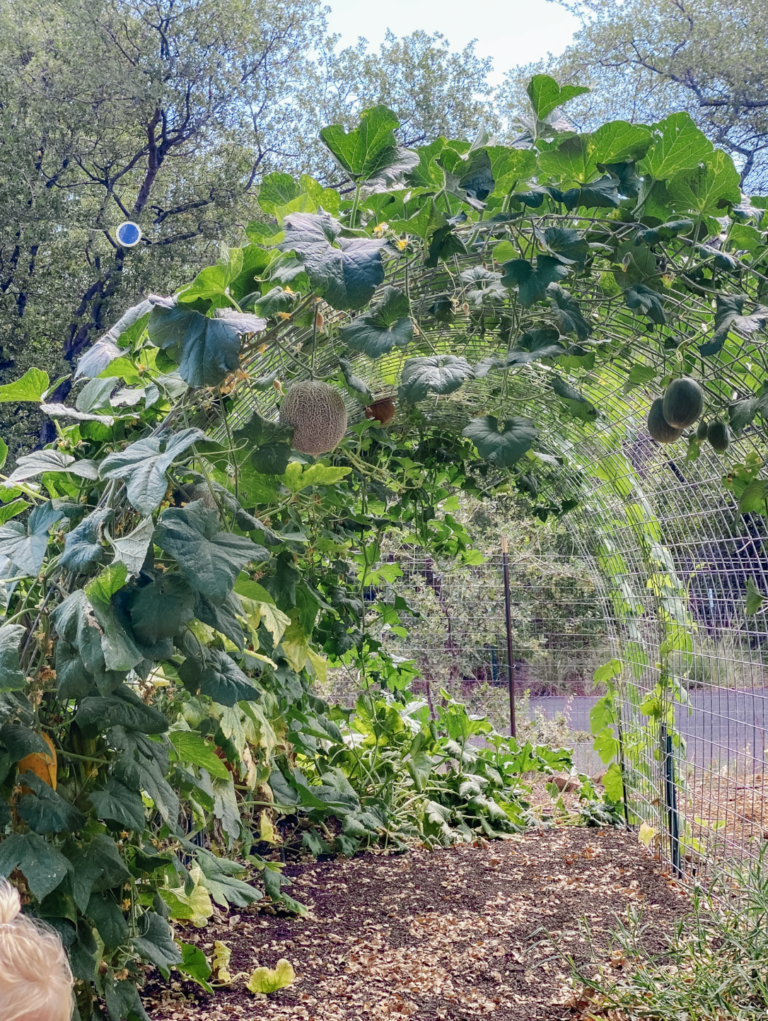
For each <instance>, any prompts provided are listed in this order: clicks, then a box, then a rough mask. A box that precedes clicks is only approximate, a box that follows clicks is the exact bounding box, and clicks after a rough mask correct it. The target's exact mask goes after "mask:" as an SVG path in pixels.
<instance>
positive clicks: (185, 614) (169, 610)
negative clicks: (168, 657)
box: [128, 574, 195, 645]
mask: <svg viewBox="0 0 768 1021" xmlns="http://www.w3.org/2000/svg"><path fill="white" fill-rule="evenodd" d="M128 607H129V610H128V612H129V614H130V617H131V624H132V625H133V632H134V634H135V635H136V637H137V638H138V640H139V641H140V642H143V643H144V645H155V644H156V643H157V642H161V641H162V640H163V639H164V638H175V637H176V636H177V635H178V634H179V633H180V632H181V629H182V627H183V626H184V625H185V624H187V623H188V622H189V621H190V620H192V618H193V617H194V615H195V593H194V591H193V589H192V588H191V587H190V585H189V583H188V582H187V581H186V579H184V578H183V577H182V576H181V575H180V574H161V575H160V577H159V578H157V579H156V580H155V581H153V582H151V583H150V584H149V585H144V586H143V587H142V588H139V589H136V590H135V592H134V593H133V594H132V596H131V599H130V602H129V603H128Z"/></svg>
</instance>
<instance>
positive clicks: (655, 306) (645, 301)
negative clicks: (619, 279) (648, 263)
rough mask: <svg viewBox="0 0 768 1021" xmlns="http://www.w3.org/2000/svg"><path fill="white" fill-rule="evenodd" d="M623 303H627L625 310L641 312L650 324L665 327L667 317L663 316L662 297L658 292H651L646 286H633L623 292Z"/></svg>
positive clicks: (638, 284)
mask: <svg viewBox="0 0 768 1021" xmlns="http://www.w3.org/2000/svg"><path fill="white" fill-rule="evenodd" d="M624 301H625V302H626V303H627V308H631V309H633V310H634V311H637V312H641V313H642V314H643V315H644V316H647V317H648V319H650V321H651V322H652V323H656V324H657V325H658V326H666V323H667V317H666V316H665V314H664V307H663V304H662V295H661V294H659V292H658V291H654V290H652V289H651V288H650V287H648V286H647V285H646V284H640V283H637V284H633V285H632V287H628V288H627V290H626V291H625V292H624Z"/></svg>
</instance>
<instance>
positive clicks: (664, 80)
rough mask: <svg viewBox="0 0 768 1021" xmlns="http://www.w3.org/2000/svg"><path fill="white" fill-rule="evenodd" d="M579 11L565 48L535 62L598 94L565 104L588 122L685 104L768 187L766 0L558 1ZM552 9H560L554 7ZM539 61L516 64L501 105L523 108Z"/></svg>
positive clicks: (744, 172) (648, 114)
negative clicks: (578, 20) (730, 0)
mask: <svg viewBox="0 0 768 1021" xmlns="http://www.w3.org/2000/svg"><path fill="white" fill-rule="evenodd" d="M555 2H557V3H560V5H561V6H563V7H565V8H566V9H567V10H569V11H571V12H572V13H574V14H576V15H577V16H579V17H580V18H581V22H582V28H581V30H580V31H579V32H577V33H576V35H575V37H574V41H573V43H572V44H571V45H570V46H569V47H568V48H567V49H566V50H565V51H564V53H563V54H561V55H560V56H559V57H556V58H552V59H550V60H549V61H544V62H542V63H541V64H538V65H536V67H535V70H538V71H543V70H546V71H548V72H549V73H551V74H554V75H555V76H556V77H557V78H558V80H560V81H566V82H572V81H573V82H578V83H579V84H580V85H582V84H583V85H588V86H590V88H591V89H592V93H591V94H590V95H589V96H588V97H587V98H585V99H582V100H580V101H579V102H578V103H575V104H574V105H573V106H572V107H570V108H569V110H570V111H572V112H571V113H569V116H572V117H574V118H575V119H576V120H577V121H578V122H579V123H581V124H583V125H585V126H586V125H594V126H597V125H598V124H600V123H602V122H603V121H604V120H606V118H608V117H622V118H625V119H626V120H629V121H633V122H634V121H644V122H648V121H651V120H661V119H662V118H664V117H665V116H667V115H668V114H670V113H673V112H676V111H680V110H686V111H687V112H688V113H690V115H691V116H692V118H693V119H694V121H695V122H696V124H697V125H698V126H699V127H700V128H701V129H702V130H703V131H704V132H705V133H706V135H707V136H708V137H709V138H710V139H711V140H712V141H713V142H714V143H715V145H718V146H721V147H722V148H723V149H725V151H726V152H728V153H730V155H731V156H733V158H734V160H735V161H736V165H737V166H738V168H739V170H740V173H741V177H742V181H743V182H744V184H745V187H747V188H748V190H750V191H758V190H762V189H763V188H764V186H765V182H766V180H768V178H767V177H766V174H768V164H767V162H766V149H767V148H768V100H766V97H765V88H764V79H765V75H764V73H763V69H764V67H765V64H766V58H767V57H768V51H767V50H766V40H765V32H764V31H763V28H762V26H763V25H764V24H765V20H766V17H767V16H768V5H766V4H765V3H764V2H763V0H735V2H733V3H722V2H721V0H659V2H656V3H642V2H641V0H630V2H622V0H609V2H604V0H555ZM552 16H553V17H554V16H556V12H555V11H553V12H552ZM533 70H534V68H533V67H532V66H530V67H526V68H519V69H515V70H514V71H512V72H510V74H509V76H508V78H507V81H506V83H505V86H504V87H503V88H502V90H501V95H500V97H499V101H500V108H501V109H502V110H506V111H507V112H508V113H511V114H513V115H514V113H515V112H516V111H518V110H519V109H521V107H522V93H523V90H524V87H525V82H526V81H527V80H528V78H529V77H530V75H531V73H532V72H533Z"/></svg>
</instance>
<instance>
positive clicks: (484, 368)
mask: <svg viewBox="0 0 768 1021" xmlns="http://www.w3.org/2000/svg"><path fill="white" fill-rule="evenodd" d="M565 351H566V349H565V345H564V344H563V342H562V340H561V339H560V334H559V333H558V331H557V330H555V329H553V328H552V327H551V326H545V327H543V328H541V329H537V330H529V331H528V332H527V333H524V334H523V336H522V337H521V338H520V340H519V341H518V346H517V347H516V348H513V349H512V350H511V351H508V352H507V354H506V355H502V356H501V357H498V356H496V355H491V356H489V357H488V358H484V359H483V360H482V361H481V362H479V363H478V364H477V365H476V366H475V375H476V376H477V378H478V379H482V378H483V377H484V376H487V375H488V373H489V372H490V371H491V369H508V368H511V367H513V366H515V365H527V364H528V363H529V362H536V361H539V360H540V359H542V358H558V357H560V355H564V354H565Z"/></svg>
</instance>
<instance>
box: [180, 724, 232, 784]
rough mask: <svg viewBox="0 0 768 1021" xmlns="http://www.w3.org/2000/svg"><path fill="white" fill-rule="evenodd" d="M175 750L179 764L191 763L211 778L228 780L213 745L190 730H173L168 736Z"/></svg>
mask: <svg viewBox="0 0 768 1021" xmlns="http://www.w3.org/2000/svg"><path fill="white" fill-rule="evenodd" d="M168 736H169V737H170V739H171V744H172V745H173V747H174V748H175V749H176V753H177V754H178V756H179V759H180V761H181V762H191V763H192V765H193V766H201V767H202V768H203V769H207V770H208V772H209V773H210V774H211V776H212V777H216V778H218V779H219V780H227V779H228V778H229V770H228V769H227V767H226V765H225V764H224V763H223V762H222V761H221V759H220V758H219V757H218V755H217V754H216V752H215V751H214V747H213V745H212V744H211V743H210V742H209V741H206V740H205V738H204V737H203V736H202V735H201V734H198V733H196V732H195V731H192V730H174V731H172V732H171V733H170V734H169V735H168Z"/></svg>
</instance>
